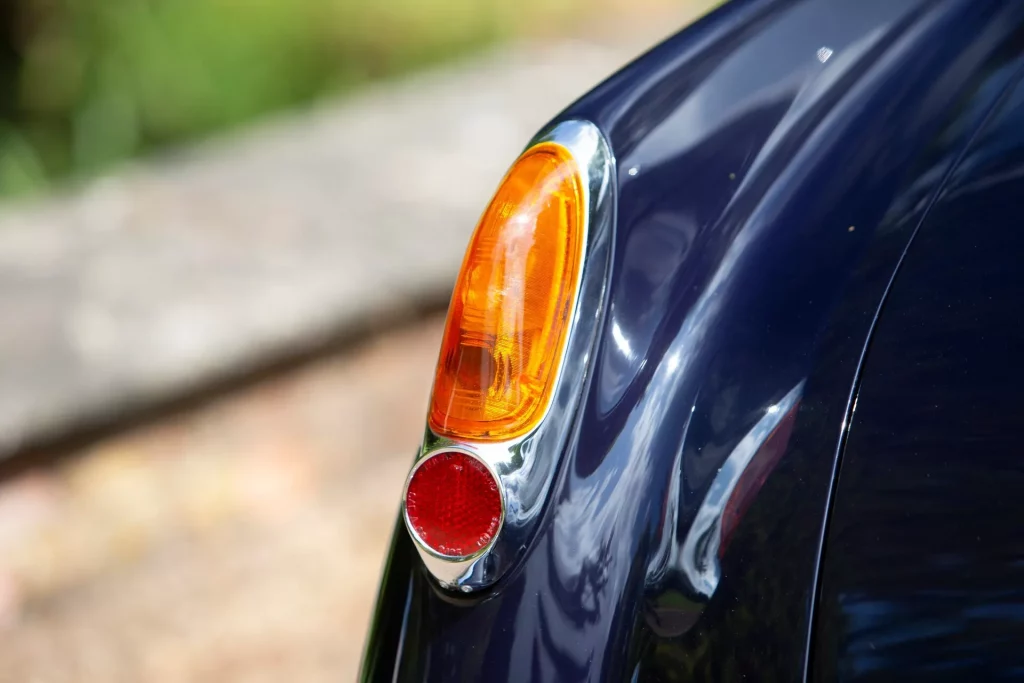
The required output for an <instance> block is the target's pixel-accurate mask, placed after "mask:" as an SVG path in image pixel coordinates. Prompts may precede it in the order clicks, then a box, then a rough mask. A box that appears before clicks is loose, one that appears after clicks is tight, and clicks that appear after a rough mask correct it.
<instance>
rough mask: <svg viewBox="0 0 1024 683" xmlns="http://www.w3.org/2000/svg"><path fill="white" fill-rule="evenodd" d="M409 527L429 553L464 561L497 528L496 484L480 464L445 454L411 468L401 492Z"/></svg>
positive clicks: (461, 455)
mask: <svg viewBox="0 0 1024 683" xmlns="http://www.w3.org/2000/svg"><path fill="white" fill-rule="evenodd" d="M405 513H406V517H407V519H408V522H409V526H410V527H411V528H412V530H413V531H414V532H415V534H416V536H418V537H419V539H420V541H421V542H422V543H423V544H424V545H425V546H427V547H428V548H429V549H430V550H432V551H434V552H435V553H437V554H439V555H443V556H446V557H450V558H459V557H467V556H470V555H474V554H476V553H477V552H479V551H481V550H483V549H484V548H486V547H487V546H488V544H490V542H491V541H493V540H494V537H495V536H496V535H497V533H498V527H499V526H500V525H501V513H502V507H501V493H500V492H499V491H498V482H497V481H495V479H494V476H493V475H492V474H491V473H490V471H488V469H487V468H486V467H485V466H484V464H483V463H482V462H480V461H479V460H477V459H476V458H474V457H473V456H471V455H467V454H465V453H460V452H455V451H448V452H445V453H439V454H437V455H434V456H431V457H430V458H428V459H427V460H424V461H423V463H422V464H421V465H420V466H419V467H418V468H417V469H416V471H415V472H414V473H413V475H412V479H410V481H409V486H408V488H407V489H406V493H405Z"/></svg>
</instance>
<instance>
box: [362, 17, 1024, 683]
mask: <svg viewBox="0 0 1024 683" xmlns="http://www.w3.org/2000/svg"><path fill="white" fill-rule="evenodd" d="M1022 68H1024V3H1017V2H1003V1H999V0H991V1H990V0H735V1H734V2H730V3H727V4H725V5H723V6H722V7H720V8H718V9H717V10H715V11H714V12H712V13H711V14H709V15H707V16H706V17H704V18H702V19H701V20H699V21H697V22H696V23H694V24H693V25H691V26H689V27H687V28H685V29H684V30H683V31H682V32H680V33H678V34H677V35H675V36H673V37H671V38H669V39H668V40H666V41H665V42H663V43H662V44H660V45H658V46H656V47H654V48H653V49H652V50H651V51H650V52H648V53H647V54H645V55H643V56H641V57H639V58H638V59H637V60H636V61H634V62H633V63H631V64H629V65H627V66H626V67H625V68H623V69H622V70H621V71H620V72H618V73H616V74H615V75H613V76H611V77H610V78H609V79H608V80H606V81H605V82H603V83H601V84H600V85H598V86H597V87H596V88H594V89H593V90H592V91H591V92H589V93H588V94H586V95H585V96H583V97H582V98H581V99H580V100H578V101H577V102H575V103H574V104H572V105H570V106H569V107H568V108H567V109H566V110H565V111H564V112H562V113H561V114H559V115H558V116H557V117H556V118H555V119H554V120H553V121H552V122H551V123H550V124H549V125H548V126H546V127H545V128H544V129H543V130H542V131H541V132H540V133H539V134H538V136H537V137H536V138H535V139H534V140H533V141H532V142H531V143H530V144H529V145H528V146H527V148H526V151H525V152H524V153H523V155H522V156H521V157H520V158H519V159H518V160H516V161H515V163H514V164H513V165H512V167H511V169H510V171H509V173H508V175H506V177H505V179H504V180H503V181H502V184H501V186H500V187H499V189H498V191H497V194H496V195H495V198H494V200H492V202H491V204H490V205H489V206H488V207H487V209H486V211H485V212H484V216H483V218H482V219H481V222H480V224H479V225H478V226H477V230H476V232H475V233H474V236H473V238H472V240H471V242H470V246H469V249H468V250H467V255H466V260H465V261H464V263H463V268H462V271H461V273H460V275H459V278H458V281H457V284H456V286H455V291H454V294H453V299H452V305H451V308H450V310H449V316H448V321H447V324H446V330H445V336H444V340H443V342H442V349H441V354H440V360H439V363H438V370H437V375H436V377H435V382H434V389H433V394H432V398H431V405H430V408H429V413H428V418H427V424H426V427H425V431H424V434H425V436H424V440H423V445H422V448H421V450H420V452H419V453H418V455H417V457H416V459H415V462H414V464H413V465H412V468H411V470H410V475H409V479H408V480H407V482H406V488H405V492H404V495H403V500H402V513H401V515H400V517H399V520H398V522H397V525H396V528H395V532H394V537H393V540H392V544H391V547H390V553H389V556H388V559H387V562H386V567H385V571H384V576H383V579H382V584H381V588H380V594H379V598H378V604H377V610H376V614H375V617H374V621H373V624H372V627H371V631H370V634H369V639H368V643H367V649H366V654H365V657H364V662H363V672H362V678H363V680H365V681H384V680H386V681H489V682H490V681H537V682H542V681H566V682H568V681H692V680H701V681H705V680H706V681H740V680H752V681H801V680H814V681H834V680H843V681H861V680H864V681H882V680H894V681H909V680H913V681H917V680H956V681H965V680H966V681H980V680H997V679H998V680H1003V679H1006V678H1018V677H1021V676H1024V645H1022V644H1024V526H1022V525H1024V449H1022V447H1021V442H1022V439H1021V434H1022V432H1024V398H1022V395H1024V314H1022V311H1024V229H1022V226H1024V82H1022V74H1024V71H1022Z"/></svg>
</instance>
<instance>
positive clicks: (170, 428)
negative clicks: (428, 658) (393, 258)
mask: <svg viewBox="0 0 1024 683" xmlns="http://www.w3.org/2000/svg"><path fill="white" fill-rule="evenodd" d="M441 325H442V320H440V319H431V320H428V321H426V322H421V323H418V324H416V325H415V326H413V327H411V328H408V329H404V330H400V331H398V332H395V333H391V334H388V335H386V336H384V337H382V338H379V339H377V340H374V341H372V342H370V343H368V344H366V345H364V346H363V347H361V348H358V349H356V350H354V351H351V352H348V353H345V354H342V355H339V356H338V357H336V358H329V359H326V360H322V361H318V362H316V363H314V364H312V365H309V366H307V367H304V368H301V369H299V370H296V371H293V372H290V373H288V374H286V375H284V376H280V377H277V378H273V379H270V380H267V381H264V382H262V383H260V384H258V385H256V386H253V387H248V388H245V389H242V390H239V391H237V392H236V393H234V394H231V395H228V396H224V397H221V398H218V399H216V400H213V401H212V402H210V403H208V404H206V405H202V406H200V407H199V408H198V409H194V410H190V411H188V412H186V413H183V414H180V415H176V416H171V417H169V418H167V419H165V420H162V421H159V422H157V423H154V424H152V425H147V426H144V427H140V428H137V429H135V430H133V431H131V432H130V433H125V434H122V435H118V436H115V437H112V438H109V439H107V440H104V441H103V442H101V443H97V444H95V445H93V446H90V447H88V448H87V449H84V450H83V451H81V452H78V453H74V454H72V455H73V457H71V458H69V459H67V460H66V461H65V462H64V464H62V465H60V466H59V467H57V468H55V469H52V470H46V471H39V472H30V473H28V474H26V475H23V476H21V477H19V478H18V479H17V480H14V481H11V482H9V483H6V484H5V485H3V486H2V487H0V642H2V643H3V647H2V648H0V683H64V682H71V681H97V682H99V681H102V682H104V683H120V682H122V681H124V682H129V681H131V682H135V681H148V682H152V683H163V682H171V681H174V682H179V681H190V682H194V683H204V682H206V681H209V682H211V683H212V682H214V681H216V682H217V683H224V682H232V681H246V682H259V681H294V682H303V683H305V682H316V681H345V680H353V679H354V678H355V676H356V671H357V668H358V665H359V659H360V656H361V651H362V646H363V639H364V636H365V632H366V629H367V626H368V623H369V618H370V610H371V609H372V606H373V602H374V599H375V594H376V589H377V583H378V581H379V574H380V568H381V562H382V558H383V554H384V550H385V547H386V545H387V542H388V539H389V537H390V533H391V529H392V525H393V523H394V520H395V514H396V512H397V509H398V502H399V495H400V488H401V485H402V482H403V480H404V477H405V474H406V472H407V469H408V466H409V465H410V463H411V461H412V457H413V454H414V450H415V448H416V445H417V443H418V441H419V438H420V436H421V435H422V429H423V424H424V416H425V411H426V400H427V395H428V392H429V388H430V382H431V374H432V371H433V367H434V363H435V361H436V354H437V347H438V344H439V339H440V331H441Z"/></svg>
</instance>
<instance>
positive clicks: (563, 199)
mask: <svg viewBox="0 0 1024 683" xmlns="http://www.w3.org/2000/svg"><path fill="white" fill-rule="evenodd" d="M583 210H584V208H583V187H582V182H581V179H580V173H579V170H578V168H577V166H576V163H575V162H574V161H573V159H572V156H571V154H570V153H569V151H568V150H567V149H565V148H564V147H562V146H560V145H557V144H554V143H542V144H540V145H537V146H535V147H533V148H531V149H530V150H528V151H527V152H526V153H525V154H524V155H523V156H521V157H520V158H519V160H518V161H517V162H516V163H515V164H514V165H513V166H512V168H511V170H509V172H508V174H507V175H506V176H505V179H504V180H503V181H502V183H501V186H500V187H499V188H498V191H497V193H496V194H495V196H494V199H493V200H491V203H490V205H489V206H488V207H487V210H486V211H485V212H484V215H483V217H482V218H481V220H480V223H479V224H478V225H477V228H476V232H475V233H474V235H473V238H472V240H471V241H470V244H469V248H468V249H467V251H466V257H465V260H464V261H463V263H462V270H461V272H460V273H459V277H458V280H457V281H456V285H455V290H454V293H453V295H452V302H451V306H450V308H449V313H448V322H447V326H446V328H445V332H444V339H443V341H442V344H441V357H440V360H439V361H438V366H437V375H436V377H435V380H434V393H433V398H432V403H431V407H430V417H429V422H430V428H431V429H433V430H434V432H435V433H437V434H438V435H441V436H447V437H451V438H461V439H468V440H480V441H494V440H504V439H510V438H514V437H517V436H521V435H522V434H524V433H526V432H528V431H529V430H530V429H531V428H533V427H534V426H535V425H536V424H537V422H538V420H539V419H540V418H541V417H542V415H543V413H544V410H545V408H546V406H547V404H548V402H549V401H550V399H551V391H552V387H553V385H554V377H555V374H556V373H557V371H558V367H559V364H560V362H561V359H562V353H563V349H564V346H565V337H566V334H567V331H568V327H569V319H570V317H571V315H572V304H573V302H574V300H575V294H576V288H577V286H578V282H577V281H578V279H579V270H580V261H581V249H582V241H583V239H582V237H583V236H582V234H581V233H582V230H583Z"/></svg>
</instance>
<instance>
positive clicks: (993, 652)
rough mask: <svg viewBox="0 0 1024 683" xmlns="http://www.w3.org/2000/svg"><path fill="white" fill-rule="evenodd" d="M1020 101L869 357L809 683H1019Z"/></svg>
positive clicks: (832, 528) (981, 153)
mask: <svg viewBox="0 0 1024 683" xmlns="http://www.w3.org/2000/svg"><path fill="white" fill-rule="evenodd" d="M1022 169H1024V86H1021V85H1018V86H1017V87H1016V88H1015V89H1014V90H1013V92H1012V93H1011V95H1010V96H1009V97H1007V98H1006V100H1005V101H1004V102H1002V103H1001V105H1000V110H999V112H998V114H997V115H996V116H994V117H993V119H992V120H991V121H990V123H989V124H988V125H987V126H986V128H985V131H984V133H983V134H982V135H981V136H979V139H978V141H977V142H976V143H975V145H973V146H972V148H971V151H970V153H969V154H968V156H967V157H966V158H965V160H964V161H963V162H962V163H961V164H960V167H959V169H958V171H957V173H956V175H955V177H954V178H953V179H952V180H951V181H950V183H949V184H948V185H947V187H946V189H945V190H944V191H943V195H942V197H941V198H940V200H939V201H938V202H937V204H936V206H935V207H934V209H933V210H932V211H931V213H930V215H929V218H928V220H927V221H926V222H925V224H924V225H922V227H921V229H920V231H919V234H918V235H917V237H916V238H915V240H914V244H913V248H912V249H911V250H910V251H909V252H908V254H907V257H906V259H905V261H904V263H903V264H902V266H901V267H900V270H899V273H898V275H897V277H896V278H895V280H894V283H893V287H892V291H891V293H890V295H889V296H888V297H887V299H886V302H885V307H884V310H883V312H882V314H881V316H880V318H879V322H878V326H877V329H876V333H875V335H874V337H873V338H872V341H871V346H870V349H869V351H868V354H867V357H866V361H865V366H864V372H863V375H862V378H861V382H860V387H859V390H858V393H857V403H856V405H857V408H856V411H855V412H854V414H853V418H852V421H851V429H850V436H849V441H848V443H847V446H846V449H845V450H844V453H843V456H842V461H841V463H842V464H841V470H840V476H839V484H838V488H837V490H836V496H835V508H834V512H833V515H832V519H831V523H830V525H829V534H828V538H827V542H826V545H825V555H824V557H825V561H824V568H823V581H822V600H821V607H820V612H819V614H818V617H817V618H818V623H819V626H820V628H819V631H818V634H817V637H816V638H815V650H814V659H813V661H814V670H815V673H816V675H815V676H814V678H815V680H823V681H824V680H837V679H839V680H883V679H884V680H925V679H928V680H936V679H940V680H947V679H948V680H953V679H955V680H959V681H963V680H970V681H978V680H1006V679H1011V678H1019V677H1021V676H1022V675H1024V647H1022V646H1021V644H1022V643H1024V533H1021V520H1024V458H1022V454H1021V451H1020V435H1019V434H1018V432H1020V431H1021V425H1022V422H1021V416H1022V415H1024V394H1022V391H1021V390H1022V387H1024V363H1022V362H1021V352H1022V350H1024V316H1022V315H1021V310H1022V302H1024V269H1022V267H1021V264H1022V260H1024V230H1021V207H1022V200H1021V198H1022V197H1024V174H1022Z"/></svg>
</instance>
